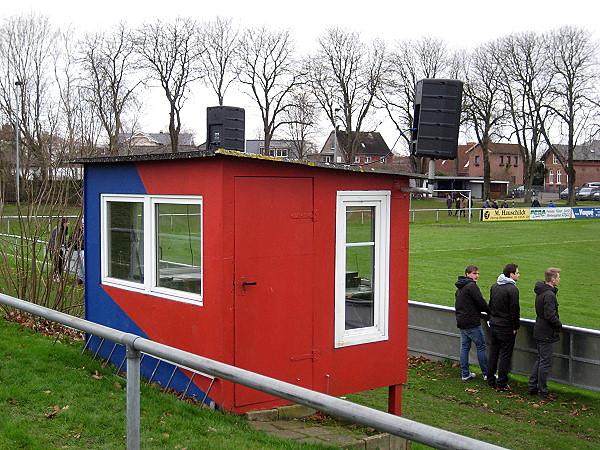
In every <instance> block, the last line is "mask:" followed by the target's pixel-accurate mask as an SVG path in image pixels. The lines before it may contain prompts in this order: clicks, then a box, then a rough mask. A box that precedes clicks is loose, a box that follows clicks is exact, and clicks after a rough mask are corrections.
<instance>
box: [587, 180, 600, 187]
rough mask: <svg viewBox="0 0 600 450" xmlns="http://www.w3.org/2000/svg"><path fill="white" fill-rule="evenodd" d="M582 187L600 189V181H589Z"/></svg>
mask: <svg viewBox="0 0 600 450" xmlns="http://www.w3.org/2000/svg"><path fill="white" fill-rule="evenodd" d="M583 187H591V188H600V181H590V182H588V183H584V185H583Z"/></svg>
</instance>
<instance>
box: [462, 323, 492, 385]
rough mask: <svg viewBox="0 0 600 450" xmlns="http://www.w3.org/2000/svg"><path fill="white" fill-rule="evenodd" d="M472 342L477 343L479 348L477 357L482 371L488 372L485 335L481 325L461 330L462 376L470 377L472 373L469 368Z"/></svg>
mask: <svg viewBox="0 0 600 450" xmlns="http://www.w3.org/2000/svg"><path fill="white" fill-rule="evenodd" d="M471 342H473V343H475V347H476V348H477V359H478V360H479V367H481V373H482V374H483V375H485V374H486V373H487V370H488V369H487V365H488V360H487V354H486V353H485V337H484V335H483V328H482V327H481V325H479V326H478V327H475V328H466V329H462V328H461V330H460V345H461V350H460V367H461V368H462V376H463V377H468V376H469V374H470V373H471V370H470V369H469V351H470V350H471Z"/></svg>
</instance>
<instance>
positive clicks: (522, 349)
mask: <svg viewBox="0 0 600 450" xmlns="http://www.w3.org/2000/svg"><path fill="white" fill-rule="evenodd" d="M408 304H409V306H408V351H409V352H411V353H413V354H420V355H424V356H428V357H433V358H439V359H451V360H454V361H460V330H459V329H458V328H457V327H456V317H455V314H454V308H452V307H450V306H441V305H433V304H430V303H421V302H416V301H409V302H408ZM534 324H535V321H534V320H530V319H521V327H520V328H519V332H518V333H517V339H516V342H515V349H514V352H513V359H512V361H513V363H512V369H511V372H512V373H516V374H519V375H526V376H529V375H530V373H531V369H532V368H533V364H534V362H535V360H536V358H537V345H536V341H535V339H534V338H533V326H534ZM484 330H485V332H486V336H487V342H489V330H488V329H487V326H486V325H484ZM554 358H555V361H554V364H553V365H552V370H551V372H550V377H549V379H550V380H551V381H555V382H557V383H561V384H566V385H569V386H575V387H580V388H584V389H590V390H593V391H600V377H598V373H599V371H600V331H599V330H591V329H588V328H579V327H573V326H569V325H563V327H562V330H561V333H560V340H559V341H558V342H557V343H555V344H554ZM469 361H471V362H472V363H473V364H475V363H477V355H476V353H475V350H474V349H472V350H471V354H470V355H469Z"/></svg>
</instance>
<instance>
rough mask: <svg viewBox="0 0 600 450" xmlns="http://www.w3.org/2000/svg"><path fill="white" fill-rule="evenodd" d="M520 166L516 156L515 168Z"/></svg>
mask: <svg viewBox="0 0 600 450" xmlns="http://www.w3.org/2000/svg"><path fill="white" fill-rule="evenodd" d="M518 165H519V157H518V156H515V167H517V166H518Z"/></svg>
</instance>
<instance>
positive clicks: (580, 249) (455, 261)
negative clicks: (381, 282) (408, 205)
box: [409, 219, 600, 329]
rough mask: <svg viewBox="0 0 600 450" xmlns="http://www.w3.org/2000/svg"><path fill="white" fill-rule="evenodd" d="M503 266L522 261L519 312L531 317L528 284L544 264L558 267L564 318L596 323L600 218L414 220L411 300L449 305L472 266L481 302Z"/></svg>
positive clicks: (599, 289)
mask: <svg viewBox="0 0 600 450" xmlns="http://www.w3.org/2000/svg"><path fill="white" fill-rule="evenodd" d="M508 263H514V264H518V265H519V271H520V272H521V274H522V275H521V278H520V279H519V282H518V283H517V286H518V287H519V289H520V293H521V316H522V317H525V318H530V319H534V318H535V310H534V299H535V294H534V293H533V287H534V285H535V282H536V281H538V280H542V279H543V275H544V270H545V269H546V268H548V267H559V268H561V269H562V272H561V283H560V285H559V293H558V301H559V304H560V316H561V321H562V322H563V323H565V324H568V325H573V326H579V327H586V328H596V329H597V328H598V327H599V324H600V310H599V309H598V308H597V307H596V306H595V305H596V303H597V300H598V293H599V292H600V278H598V275H597V274H598V273H600V220H597V219H572V220H553V221H515V222H498V223H496V222H474V223H472V224H470V225H469V224H461V225H459V224H456V223H454V224H411V226H410V280H409V299H410V300H416V301H421V302H427V303H435V304H440V305H449V306H454V292H455V290H456V288H455V286H454V283H455V281H456V279H457V277H458V276H459V275H464V269H465V267H466V266H467V265H469V264H475V265H477V266H478V267H479V269H480V272H481V276H480V278H479V282H478V284H479V286H480V288H481V291H482V293H483V294H484V297H485V298H486V299H488V298H489V288H490V286H491V285H492V284H494V283H495V282H496V279H497V277H498V275H499V274H500V273H502V268H503V267H504V265H506V264H508Z"/></svg>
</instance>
